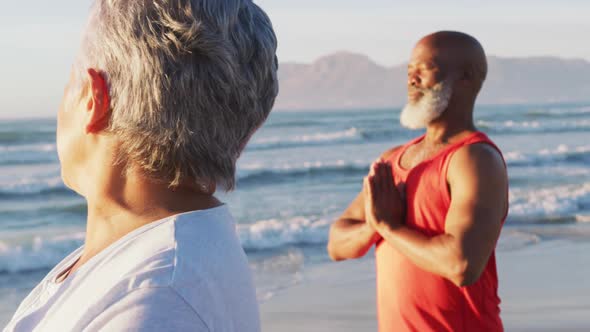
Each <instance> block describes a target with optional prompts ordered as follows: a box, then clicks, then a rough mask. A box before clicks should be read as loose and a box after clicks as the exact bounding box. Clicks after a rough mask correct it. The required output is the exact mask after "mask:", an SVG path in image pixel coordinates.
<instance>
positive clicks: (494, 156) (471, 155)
mask: <svg viewBox="0 0 590 332" xmlns="http://www.w3.org/2000/svg"><path fill="white" fill-rule="evenodd" d="M451 162H452V163H453V164H455V166H461V165H465V164H472V163H475V164H477V165H481V166H482V167H486V168H505V165H504V158H502V155H501V154H500V152H499V151H498V150H497V149H496V148H494V147H493V146H492V145H490V144H488V143H486V142H479V143H474V144H469V145H466V146H463V147H461V148H459V149H458V150H457V151H456V152H455V154H454V155H453V158H452V159H451Z"/></svg>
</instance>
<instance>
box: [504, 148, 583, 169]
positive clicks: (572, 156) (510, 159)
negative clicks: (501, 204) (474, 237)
mask: <svg viewBox="0 0 590 332" xmlns="http://www.w3.org/2000/svg"><path fill="white" fill-rule="evenodd" d="M504 158H505V159H506V163H507V164H508V166H513V167H514V166H539V165H543V164H551V163H555V162H566V163H583V164H586V163H588V162H590V145H584V146H575V147H571V146H568V145H566V144H560V145H559V146H557V147H556V148H555V149H542V150H539V151H537V152H535V153H523V152H520V151H509V152H506V153H504Z"/></svg>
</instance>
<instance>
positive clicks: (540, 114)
mask: <svg viewBox="0 0 590 332" xmlns="http://www.w3.org/2000/svg"><path fill="white" fill-rule="evenodd" d="M525 115H526V116H528V117H533V118H544V117H550V118H555V117H579V116H581V115H582V116H583V115H590V106H580V107H570V108H558V107H555V108H547V109H533V110H529V111H527V112H525Z"/></svg>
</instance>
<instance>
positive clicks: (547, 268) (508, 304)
mask: <svg viewBox="0 0 590 332" xmlns="http://www.w3.org/2000/svg"><path fill="white" fill-rule="evenodd" d="M586 231H590V227H588V229H587V230H586ZM507 232H508V233H509V232H510V230H508V231H507ZM497 258H498V273H499V279H500V287H499V293H500V297H501V299H502V304H501V310H502V320H503V322H504V327H505V329H506V331H509V332H519V331H520V332H532V331H547V332H549V331H564V332H574V331H576V332H582V331H588V330H589V329H590V316H589V315H588V313H590V296H588V295H589V294H590V281H588V276H589V275H590V243H588V242H587V241H580V239H570V240H551V241H547V242H543V243H538V244H535V245H531V246H529V247H527V248H524V249H519V250H499V251H498V256H497ZM374 264H375V261H374V258H373V257H372V255H371V253H369V254H368V255H367V257H365V258H363V259H360V260H355V261H347V262H339V263H333V264H329V265H324V266H321V267H315V268H312V269H310V270H309V271H308V272H307V273H306V275H305V277H304V278H303V281H302V282H301V283H300V284H299V285H297V286H295V287H292V288H290V289H288V290H286V291H285V292H283V293H281V294H277V296H275V297H274V298H272V299H271V300H269V301H267V302H264V303H263V304H262V306H261V311H262V321H263V330H264V331H281V332H295V331H308V332H316V331H317V332H320V331H341V332H346V331H350V332H352V331H376V330H377V325H376V316H375V278H374V268H375V267H374Z"/></svg>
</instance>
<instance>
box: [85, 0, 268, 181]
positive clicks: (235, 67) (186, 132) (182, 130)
mask: <svg viewBox="0 0 590 332" xmlns="http://www.w3.org/2000/svg"><path fill="white" fill-rule="evenodd" d="M276 48H277V40H276V36H275V34H274V31H273V28H272V24H271V22H270V19H269V18H268V16H267V15H266V14H265V13H264V12H263V11H262V9H260V8H259V7H258V6H257V5H256V4H254V3H253V2H252V1H251V0H153V1H152V0H149V1H148V0H96V2H95V4H94V7H93V9H92V12H91V16H90V19H89V25H88V28H87V30H86V33H85V38H84V41H83V46H82V54H81V56H80V59H79V61H80V62H79V64H78V66H77V67H78V71H79V70H85V69H86V68H95V69H98V70H99V71H101V72H102V74H103V75H105V77H106V78H107V83H108V87H109V92H110V96H111V108H112V116H111V120H110V123H109V128H108V132H110V133H113V134H114V135H116V136H117V137H118V138H119V139H120V141H121V150H122V155H123V158H124V161H122V162H125V163H126V164H130V165H132V166H133V167H136V168H138V169H140V170H141V171H143V172H144V173H145V174H147V175H148V176H150V177H151V178H153V179H154V180H158V181H165V182H166V183H168V185H169V186H171V187H176V186H178V185H180V184H181V183H185V182H187V181H188V182H190V183H200V181H203V180H205V181H214V182H215V183H217V184H218V185H220V186H222V187H223V188H224V189H226V190H232V189H233V188H234V187H235V173H236V161H237V159H238V157H239V156H240V154H241V152H242V150H243V149H244V147H245V145H246V143H247V142H248V140H249V139H250V137H251V136H252V134H253V133H254V132H255V131H256V130H257V129H258V128H259V127H260V126H261V125H262V124H263V122H264V121H265V120H266V118H267V116H268V114H269V113H270V110H271V109H272V106H273V104H274V101H275V98H276V96H277V94H278V81H277V68H278V63H277V58H276V55H275V54H276ZM80 77H82V76H80ZM122 160H123V159H122Z"/></svg>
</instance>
